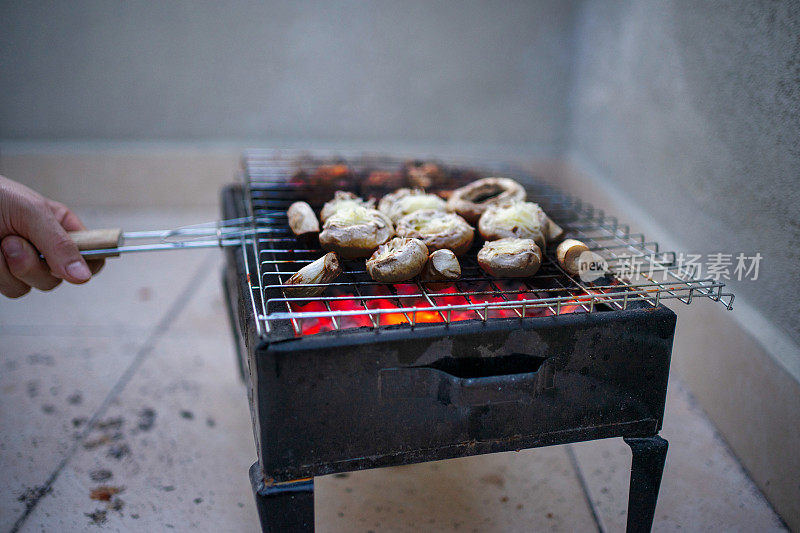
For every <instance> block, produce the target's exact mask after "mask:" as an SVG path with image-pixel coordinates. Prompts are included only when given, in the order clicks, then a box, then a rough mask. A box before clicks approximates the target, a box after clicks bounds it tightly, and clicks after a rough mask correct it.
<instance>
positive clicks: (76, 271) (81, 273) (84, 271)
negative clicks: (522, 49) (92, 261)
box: [67, 261, 92, 281]
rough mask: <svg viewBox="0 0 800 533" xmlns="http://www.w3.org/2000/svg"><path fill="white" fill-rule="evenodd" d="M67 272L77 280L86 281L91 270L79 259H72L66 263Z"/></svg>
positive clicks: (89, 276) (90, 274) (90, 275)
mask: <svg viewBox="0 0 800 533" xmlns="http://www.w3.org/2000/svg"><path fill="white" fill-rule="evenodd" d="M67 274H69V275H70V276H72V277H73V278H75V279H77V280H79V281H86V280H87V279H89V278H91V277H92V272H91V271H90V270H89V267H88V266H86V263H83V262H81V261H73V262H72V263H70V264H68V265H67Z"/></svg>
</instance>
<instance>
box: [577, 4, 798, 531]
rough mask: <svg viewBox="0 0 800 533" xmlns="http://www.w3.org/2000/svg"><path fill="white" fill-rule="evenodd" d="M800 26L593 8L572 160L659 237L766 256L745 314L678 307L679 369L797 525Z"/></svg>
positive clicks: (583, 32)
mask: <svg viewBox="0 0 800 533" xmlns="http://www.w3.org/2000/svg"><path fill="white" fill-rule="evenodd" d="M798 35H800V5H798V3H797V2H689V1H685V2H683V1H633V0H630V1H622V0H620V1H612V2H604V3H602V4H601V3H599V2H586V3H585V4H584V5H583V6H582V8H581V10H580V16H579V17H578V26H577V31H576V38H577V41H578V43H577V51H576V64H575V78H574V82H573V84H572V88H573V93H572V96H571V105H570V108H571V118H570V122H569V134H568V137H569V141H568V146H569V151H568V159H569V160H570V161H572V162H573V163H574V164H575V166H576V168H579V169H581V170H582V171H584V172H585V173H588V175H589V178H590V179H589V181H590V182H593V183H602V184H604V188H605V189H606V190H607V191H611V192H612V194H613V195H615V196H616V197H617V198H615V199H614V200H613V201H612V203H616V204H617V207H616V208H615V209H613V212H615V213H616V214H617V215H619V216H620V217H621V218H622V219H625V220H628V221H630V222H632V223H633V225H634V226H635V227H637V228H642V229H644V230H645V231H646V232H648V235H650V236H651V237H653V238H656V239H659V240H661V241H662V242H663V243H665V244H667V245H668V246H675V247H677V249H678V250H684V251H704V252H715V251H718V252H727V253H736V252H747V253H748V254H752V253H753V252H760V253H761V254H762V255H763V257H764V259H763V261H762V264H761V272H760V276H759V279H758V281H742V282H738V283H737V282H735V281H732V282H731V283H730V286H731V287H732V288H733V289H734V292H735V293H736V294H737V302H736V304H735V305H734V307H735V309H734V312H733V313H730V314H726V312H725V311H720V310H719V309H713V308H709V307H708V306H701V305H697V306H695V305H693V306H692V308H691V309H687V310H684V309H676V310H677V311H679V312H680V317H681V318H680V320H679V321H678V332H677V335H676V340H675V348H674V351H673V364H674V367H675V369H676V370H677V371H678V372H679V373H680V374H681V376H682V377H683V378H684V379H685V380H686V381H687V383H688V384H689V386H690V388H691V389H692V391H693V393H694V394H695V395H696V397H697V398H698V399H699V400H700V402H701V403H702V405H703V408H704V409H705V410H706V412H708V413H709V415H710V416H711V418H712V419H713V420H714V423H715V424H716V426H717V427H718V428H719V430H720V432H721V433H722V434H723V435H724V436H725V438H726V440H727V441H728V443H729V444H730V445H731V447H732V448H733V449H734V450H735V452H736V454H737V455H738V456H739V458H740V459H741V460H742V463H743V465H744V467H745V468H746V469H747V470H748V472H749V473H750V475H751V476H752V477H753V479H754V480H755V481H756V482H757V483H758V485H759V487H760V488H761V489H762V490H763V491H764V493H765V494H766V495H767V497H768V498H769V499H770V501H771V502H772V503H773V505H775V507H776V509H777V510H778V512H779V513H780V514H781V516H782V517H783V518H784V519H785V520H786V522H787V523H788V525H789V526H790V528H795V529H796V528H800V485H798V484H797V479H798V476H800V457H798V455H797V453H796V446H795V443H796V442H798V440H800V426H799V425H798V416H797V413H798V412H800V381H799V380H800V350H799V349H798V344H797V343H798V341H800V319H798V303H797V302H798V301H797V296H796V285H797V282H798V280H800V273H799V272H798V265H799V264H800V248H798V247H797V245H796V243H797V242H798V241H800V39H798ZM577 182H578V183H580V180H577ZM575 189H577V191H576V192H578V194H582V195H586V194H589V193H588V192H587V191H586V190H583V191H582V190H581V188H580V185H579V186H578V187H575ZM620 206H624V207H621V208H620ZM653 228H655V229H653Z"/></svg>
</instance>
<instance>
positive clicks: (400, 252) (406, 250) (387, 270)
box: [367, 237, 428, 283]
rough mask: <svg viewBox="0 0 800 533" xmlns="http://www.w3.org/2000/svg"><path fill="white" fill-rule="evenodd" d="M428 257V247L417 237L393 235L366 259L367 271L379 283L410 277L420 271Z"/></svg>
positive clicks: (393, 281)
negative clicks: (406, 237) (392, 237)
mask: <svg viewBox="0 0 800 533" xmlns="http://www.w3.org/2000/svg"><path fill="white" fill-rule="evenodd" d="M427 259H428V248H427V247H426V246H425V243H424V242H422V241H421V240H419V239H403V238H400V237H395V238H394V239H392V240H390V241H389V242H387V243H386V244H382V245H380V246H378V249H377V250H375V253H373V254H372V256H371V257H370V258H369V259H367V272H369V275H370V276H371V277H372V279H374V280H375V281H378V282H380V283H395V282H398V281H405V280H407V279H411V278H413V277H414V276H416V275H417V274H419V273H420V271H421V270H422V267H424V266H425V261H427Z"/></svg>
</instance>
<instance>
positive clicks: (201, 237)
mask: <svg viewBox="0 0 800 533" xmlns="http://www.w3.org/2000/svg"><path fill="white" fill-rule="evenodd" d="M262 220H263V221H267V218H264V217H260V218H253V217H242V218H234V219H229V220H220V221H216V222H205V223H203V224H194V225H191V226H183V227H180V228H175V229H166V230H150V231H126V232H123V231H122V229H120V228H108V229H92V230H84V231H73V232H70V233H69V236H70V237H71V238H72V240H73V241H75V244H77V245H78V249H79V250H80V252H81V255H82V256H84V257H87V258H101V257H116V256H118V255H120V254H121V253H128V252H155V251H161V250H177V249H185V248H214V247H220V248H224V247H226V246H236V245H238V244H242V240H243V239H245V240H246V239H247V238H248V237H253V236H255V235H261V234H265V233H286V230H283V229H280V228H269V227H264V226H263V224H260V222H262Z"/></svg>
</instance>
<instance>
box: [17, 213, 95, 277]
mask: <svg viewBox="0 0 800 533" xmlns="http://www.w3.org/2000/svg"><path fill="white" fill-rule="evenodd" d="M49 207H50V206H49V205H48V206H47V207H46V208H45V209H44V210H41V209H34V210H33V211H32V212H31V213H29V216H28V217H27V219H26V221H25V230H26V231H25V233H24V236H25V237H28V240H29V241H30V242H31V243H32V244H33V245H34V246H35V247H36V248H37V249H38V250H39V251H40V252H42V255H43V256H44V258H45V260H46V261H47V264H48V265H49V266H50V270H51V271H52V272H53V274H54V275H55V276H57V277H59V278H63V279H66V280H67V281H69V282H70V283H85V282H87V281H89V278H91V277H92V271H91V270H90V269H89V266H88V265H87V264H86V261H84V259H83V257H81V254H80V252H78V247H77V246H76V245H75V243H74V242H72V239H70V238H69V236H68V235H67V232H66V231H65V230H64V228H63V227H62V226H61V224H60V222H59V221H58V219H56V216H55V215H54V214H53V213H52V212H51V210H50V209H48V208H49ZM75 218H76V219H77V217H75ZM78 224H80V221H78Z"/></svg>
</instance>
